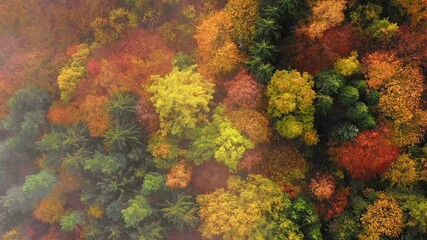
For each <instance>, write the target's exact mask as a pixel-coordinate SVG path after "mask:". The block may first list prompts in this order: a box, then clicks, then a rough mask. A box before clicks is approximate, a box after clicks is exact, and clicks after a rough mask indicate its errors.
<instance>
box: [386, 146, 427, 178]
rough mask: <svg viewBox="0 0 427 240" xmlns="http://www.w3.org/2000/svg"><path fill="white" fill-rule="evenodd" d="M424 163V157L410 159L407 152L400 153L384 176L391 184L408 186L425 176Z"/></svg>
mask: <svg viewBox="0 0 427 240" xmlns="http://www.w3.org/2000/svg"><path fill="white" fill-rule="evenodd" d="M425 163H426V160H425V159H412V158H411V157H410V155H409V154H402V155H400V156H399V157H398V158H397V160H396V161H395V162H393V164H392V165H391V166H390V169H389V170H388V172H387V173H386V174H385V177H386V178H387V179H389V180H390V182H391V184H392V185H404V186H410V185H412V184H414V183H415V182H417V181H419V180H422V179H423V178H425V177H424V176H425V174H426V171H425V166H424V165H425Z"/></svg>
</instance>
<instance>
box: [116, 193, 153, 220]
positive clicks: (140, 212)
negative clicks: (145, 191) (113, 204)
mask: <svg viewBox="0 0 427 240" xmlns="http://www.w3.org/2000/svg"><path fill="white" fill-rule="evenodd" d="M128 204H129V206H128V207H127V208H126V209H123V210H122V211H121V212H122V217H123V220H124V221H125V223H126V227H137V226H138V224H139V223H140V222H141V221H142V220H144V219H145V218H146V217H148V216H150V215H151V213H152V212H153V211H152V210H151V207H150V204H149V203H148V201H147V199H145V198H144V197H143V196H136V197H134V198H133V199H131V200H129V202H128Z"/></svg>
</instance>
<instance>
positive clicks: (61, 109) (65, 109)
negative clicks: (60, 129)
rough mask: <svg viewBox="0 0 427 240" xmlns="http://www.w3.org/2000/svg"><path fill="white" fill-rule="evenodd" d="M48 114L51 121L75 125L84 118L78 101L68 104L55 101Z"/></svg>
mask: <svg viewBox="0 0 427 240" xmlns="http://www.w3.org/2000/svg"><path fill="white" fill-rule="evenodd" d="M46 115H47V119H48V120H49V121H50V122H51V123H54V124H58V125H66V126H73V125H76V124H78V123H79V122H80V121H81V120H82V117H81V116H80V115H81V114H80V112H79V107H78V104H77V102H72V103H71V104H68V105H64V104H63V103H62V102H54V103H53V104H52V106H51V107H50V108H49V110H48V111H47V113H46Z"/></svg>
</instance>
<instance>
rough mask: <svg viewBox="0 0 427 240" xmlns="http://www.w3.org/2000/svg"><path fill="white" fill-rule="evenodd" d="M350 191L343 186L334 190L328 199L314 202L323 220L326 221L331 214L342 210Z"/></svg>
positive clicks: (346, 203) (339, 212) (333, 214)
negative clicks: (334, 192)
mask: <svg viewBox="0 0 427 240" xmlns="http://www.w3.org/2000/svg"><path fill="white" fill-rule="evenodd" d="M349 195H350V191H349V189H348V188H343V189H341V190H339V191H337V192H336V194H335V195H334V196H333V198H332V199H331V200H330V201H327V202H322V203H319V204H316V206H315V208H316V210H317V211H318V212H319V214H320V216H321V217H322V219H323V220H324V221H328V220H329V219H331V218H332V217H333V216H335V215H337V214H341V213H343V212H344V210H345V207H346V206H347V205H348V196H349Z"/></svg>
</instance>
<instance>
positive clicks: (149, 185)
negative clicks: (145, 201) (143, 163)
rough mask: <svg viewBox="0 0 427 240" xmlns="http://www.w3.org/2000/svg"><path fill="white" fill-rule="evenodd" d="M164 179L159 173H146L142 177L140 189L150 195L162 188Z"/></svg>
mask: <svg viewBox="0 0 427 240" xmlns="http://www.w3.org/2000/svg"><path fill="white" fill-rule="evenodd" d="M164 185H165V177H164V176H163V175H161V174H159V173H148V174H147V175H145V177H144V183H143V185H142V189H143V191H144V193H146V194H150V193H152V192H156V191H158V190H160V189H161V188H164Z"/></svg>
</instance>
